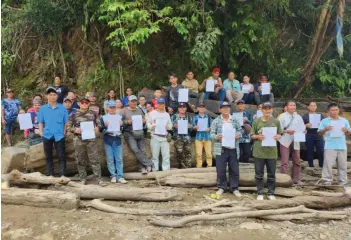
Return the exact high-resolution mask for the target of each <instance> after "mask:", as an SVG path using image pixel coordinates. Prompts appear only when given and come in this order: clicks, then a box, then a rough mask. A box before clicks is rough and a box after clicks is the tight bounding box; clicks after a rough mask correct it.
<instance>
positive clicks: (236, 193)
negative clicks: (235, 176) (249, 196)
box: [233, 190, 241, 197]
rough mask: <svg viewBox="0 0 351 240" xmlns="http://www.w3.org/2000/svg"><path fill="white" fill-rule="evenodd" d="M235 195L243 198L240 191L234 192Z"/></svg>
mask: <svg viewBox="0 0 351 240" xmlns="http://www.w3.org/2000/svg"><path fill="white" fill-rule="evenodd" d="M233 194H234V195H235V196H236V197H241V193H240V192H239V190H234V192H233Z"/></svg>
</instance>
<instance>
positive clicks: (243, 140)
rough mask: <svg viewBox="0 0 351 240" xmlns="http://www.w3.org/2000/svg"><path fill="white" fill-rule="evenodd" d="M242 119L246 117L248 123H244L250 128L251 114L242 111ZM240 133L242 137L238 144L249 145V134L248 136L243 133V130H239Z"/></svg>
mask: <svg viewBox="0 0 351 240" xmlns="http://www.w3.org/2000/svg"><path fill="white" fill-rule="evenodd" d="M243 117H247V119H248V120H249V121H248V122H246V123H247V124H249V125H250V126H252V122H253V121H252V116H251V113H250V112H249V111H246V110H244V112H243ZM242 128H243V127H242ZM241 133H242V135H241V138H240V139H239V143H250V142H251V136H250V133H248V134H246V133H244V129H242V130H241Z"/></svg>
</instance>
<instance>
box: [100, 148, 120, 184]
mask: <svg viewBox="0 0 351 240" xmlns="http://www.w3.org/2000/svg"><path fill="white" fill-rule="evenodd" d="M104 147H105V154H106V161H107V168H108V171H109V172H110V175H111V178H113V177H115V178H117V180H118V179H120V178H123V159H122V144H120V145H118V146H117V144H116V142H113V144H112V145H109V144H106V143H105V144H104Z"/></svg>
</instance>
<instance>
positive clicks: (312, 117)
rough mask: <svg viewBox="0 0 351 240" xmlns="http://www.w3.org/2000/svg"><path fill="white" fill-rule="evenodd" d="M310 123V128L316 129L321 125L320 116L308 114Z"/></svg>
mask: <svg viewBox="0 0 351 240" xmlns="http://www.w3.org/2000/svg"><path fill="white" fill-rule="evenodd" d="M309 118H310V123H311V124H312V127H311V128H318V127H319V124H320V123H321V115H320V114H309Z"/></svg>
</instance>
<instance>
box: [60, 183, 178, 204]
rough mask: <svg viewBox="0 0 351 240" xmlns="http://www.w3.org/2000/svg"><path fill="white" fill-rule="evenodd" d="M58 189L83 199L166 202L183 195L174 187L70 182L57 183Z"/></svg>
mask: <svg viewBox="0 0 351 240" xmlns="http://www.w3.org/2000/svg"><path fill="white" fill-rule="evenodd" d="M55 189H56V190H60V191H65V192H73V193H76V194H77V195H78V196H79V197H80V198H82V199H99V198H103V199H108V200H119V201H128V200H129V201H145V202H166V201H180V200H182V197H181V196H180V195H178V193H177V192H176V191H175V190H173V189H162V188H123V187H109V186H108V187H100V186H98V185H82V184H79V183H74V182H69V183H68V184H67V185H56V186H55Z"/></svg>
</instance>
